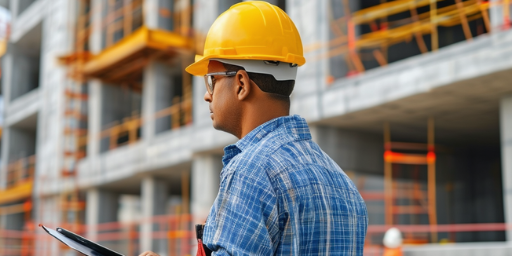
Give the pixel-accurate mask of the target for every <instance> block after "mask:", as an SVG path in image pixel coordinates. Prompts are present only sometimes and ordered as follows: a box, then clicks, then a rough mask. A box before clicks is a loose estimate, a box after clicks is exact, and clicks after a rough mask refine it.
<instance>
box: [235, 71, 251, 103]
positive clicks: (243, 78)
mask: <svg viewBox="0 0 512 256" xmlns="http://www.w3.org/2000/svg"><path fill="white" fill-rule="evenodd" d="M235 84H236V86H235V88H236V90H237V97H238V100H245V99H247V98H248V97H249V95H250V94H251V89H252V88H251V86H252V84H251V79H249V75H248V74H247V72H246V71H245V70H239V71H238V73H236V76H235Z"/></svg>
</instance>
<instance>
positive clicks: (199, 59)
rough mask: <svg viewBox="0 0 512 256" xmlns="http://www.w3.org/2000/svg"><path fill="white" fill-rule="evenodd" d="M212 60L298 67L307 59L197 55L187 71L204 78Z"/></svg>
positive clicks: (288, 56)
mask: <svg viewBox="0 0 512 256" xmlns="http://www.w3.org/2000/svg"><path fill="white" fill-rule="evenodd" d="M210 59H233V60H271V61H282V62H287V63H294V64H297V65H298V66H302V65H304V63H306V59H305V58H304V57H302V56H298V55H292V54H288V55H287V56H286V58H283V57H279V56H268V55H252V56H247V55H244V56H236V55H222V54H221V55H216V54H215V55H208V56H203V55H196V58H195V62H194V63H192V64H190V65H189V66H188V67H187V68H185V71H187V72H188V73H190V74H191V75H194V76H204V75H206V74H207V73H208V64H209V63H210Z"/></svg>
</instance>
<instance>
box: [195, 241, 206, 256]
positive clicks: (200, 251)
mask: <svg viewBox="0 0 512 256" xmlns="http://www.w3.org/2000/svg"><path fill="white" fill-rule="evenodd" d="M196 256H206V253H205V252H204V248H203V241H201V239H197V254H196Z"/></svg>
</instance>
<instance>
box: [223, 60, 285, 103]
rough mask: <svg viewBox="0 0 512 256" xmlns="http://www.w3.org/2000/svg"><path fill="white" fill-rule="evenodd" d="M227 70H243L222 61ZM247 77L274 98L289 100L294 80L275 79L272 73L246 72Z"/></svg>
mask: <svg viewBox="0 0 512 256" xmlns="http://www.w3.org/2000/svg"><path fill="white" fill-rule="evenodd" d="M222 64H223V65H224V68H226V70H227V71H239V70H245V69H244V68H243V67H240V66H236V65H231V64H226V63H222ZM247 74H248V75H249V78H250V79H251V80H252V81H253V82H254V83H255V84H256V85H258V87H259V88H260V90H262V91H264V92H266V93H270V94H272V96H273V97H274V98H276V99H279V100H283V101H287V102H290V94H291V93H292V91H293V87H294V86H295V80H285V81H277V80H276V79H275V78H274V76H273V75H269V74H260V73H253V72H247Z"/></svg>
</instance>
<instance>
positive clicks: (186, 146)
mask: <svg viewBox="0 0 512 256" xmlns="http://www.w3.org/2000/svg"><path fill="white" fill-rule="evenodd" d="M237 2H239V1H235V0H19V1H17V0H8V1H0V4H2V6H4V7H7V8H8V9H9V10H10V11H11V16H12V24H11V34H10V38H9V44H8V48H7V52H6V54H5V55H4V56H3V57H2V81H1V82H2V95H3V98H4V104H5V106H4V113H3V114H4V127H3V134H2V141H1V143H2V144H1V159H2V161H1V171H0V255H57V254H58V253H59V252H66V253H70V254H72V252H71V251H69V250H68V249H66V247H64V246H61V245H60V244H59V243H58V241H56V240H55V239H53V238H51V237H49V236H48V235H46V234H44V231H43V230H42V229H40V228H38V227H37V224H40V223H41V224H44V225H47V226H49V227H58V226H60V227H65V228H68V229H70V230H73V231H75V232H77V233H80V234H82V235H84V236H86V237H88V238H90V239H91V240H95V241H99V242H100V243H102V244H104V245H105V246H108V247H111V248H112V249H114V250H116V251H119V252H121V253H123V254H124V255H138V253H140V252H142V251H145V250H153V251H155V252H157V253H159V254H160V255H168V256H169V255H185V254H190V253H193V250H194V247H195V244H194V239H193V237H194V234H193V229H192V227H193V224H194V223H202V222H204V221H205V218H206V216H207V214H208V212H209V209H210V206H211V205H212V203H213V200H214V199H215V197H216V195H217V191H218V186H219V176H220V171H221V169H222V161H221V159H222V155H223V150H222V149H223V148H224V147H225V146H227V145H229V144H231V143H234V142H236V138H235V137H233V136H231V135H229V134H226V133H223V132H220V131H216V130H215V129H213V127H212V125H211V120H210V117H209V116H210V115H209V111H208V104H207V103H206V102H204V100H203V96H204V93H205V91H206V89H205V86H204V81H203V78H202V77H192V76H190V75H188V74H187V73H185V72H184V68H185V67H186V66H187V65H189V64H190V63H192V62H193V60H194V55H195V54H202V49H203V48H202V47H203V43H204V40H205V37H206V34H207V32H208V29H209V28H210V26H211V24H212V23H213V21H214V20H215V19H216V18H217V16H218V15H219V14H221V13H222V12H223V11H225V10H227V9H228V8H229V7H230V6H231V5H233V4H236V3H237ZM268 2H271V3H273V4H275V5H278V6H279V7H281V8H282V9H283V10H285V11H286V12H287V13H288V15H290V17H291V18H292V19H293V20H294V21H295V24H296V26H297V28H298V30H299V32H300V34H301V37H302V40H303V45H304V52H305V56H306V60H307V63H306V64H305V65H304V66H302V67H300V68H299V72H298V77H297V81H296V84H295V90H294V92H293V94H292V96H291V102H292V106H291V113H292V114H299V115H301V116H302V117H304V118H305V119H306V120H307V121H308V123H309V125H310V129H311V133H312V136H313V140H314V141H315V142H317V143H318V144H319V145H320V147H321V148H322V149H323V150H324V151H325V152H326V153H328V154H329V155H330V156H331V157H332V158H333V159H334V160H335V161H336V162H337V163H338V164H339V165H340V167H341V168H342V169H343V170H344V171H345V172H346V173H347V174H348V175H349V176H350V177H351V178H352V180H353V181H354V183H355V184H356V185H357V186H358V188H359V190H360V192H361V195H362V196H363V198H364V199H365V201H366V203H367V206H368V213H369V220H370V223H369V224H370V225H369V229H368V238H367V241H366V246H365V255H381V254H382V236H383V233H384V232H385V231H386V230H387V229H388V228H389V227H391V226H396V227H398V228H399V229H400V230H401V231H402V232H403V234H404V241H405V244H406V245H405V246H404V251H405V253H406V255H431V254H433V253H437V254H438V255H466V254H468V252H469V251H471V253H472V254H471V255H506V254H507V252H508V253H509V252H511V251H512V247H511V246H510V244H509V243H508V241H511V240H512V232H511V231H510V230H511V229H509V227H510V225H511V224H512V194H511V193H510V191H511V189H512V82H511V81H512V47H511V46H512V30H511V29H510V28H511V26H512V25H511V22H510V11H511V10H512V4H511V3H510V2H509V1H498V0H496V1H486V2H484V1H478V0H466V1H462V0H445V1H436V0H397V1H381V0H379V1H376V0H375V1H374V0H365V1H355V0H318V1H309V0H282V1H281V0H273V1H268ZM482 242H485V243H482ZM410 244H413V245H415V246H409V245H410ZM440 244H442V245H440ZM418 245H421V246H418Z"/></svg>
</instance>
